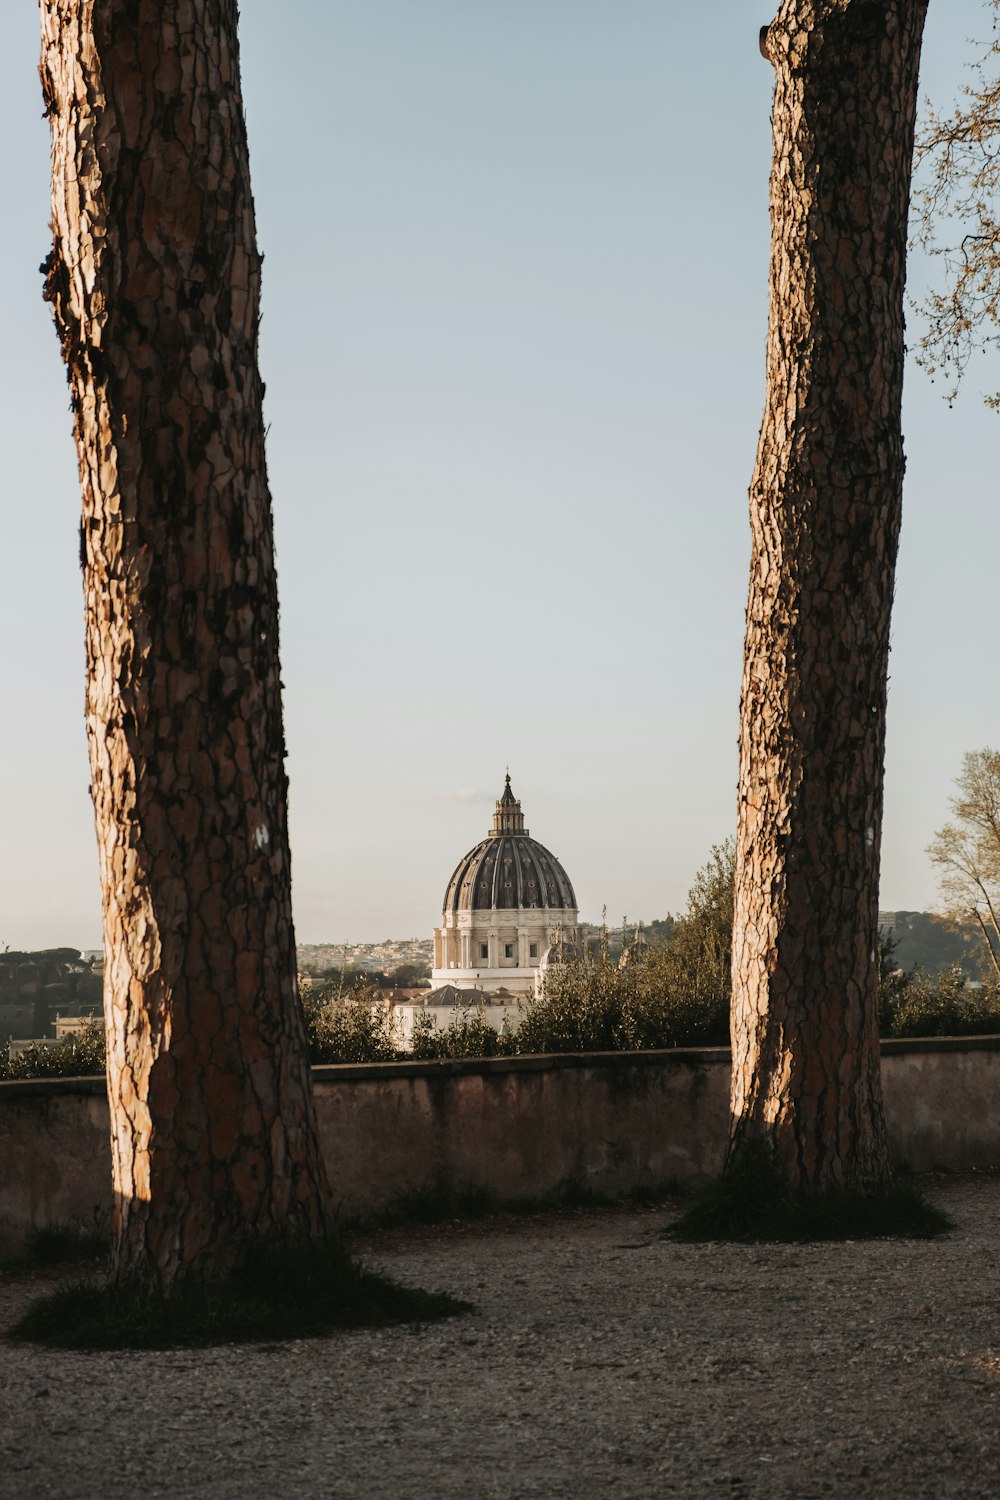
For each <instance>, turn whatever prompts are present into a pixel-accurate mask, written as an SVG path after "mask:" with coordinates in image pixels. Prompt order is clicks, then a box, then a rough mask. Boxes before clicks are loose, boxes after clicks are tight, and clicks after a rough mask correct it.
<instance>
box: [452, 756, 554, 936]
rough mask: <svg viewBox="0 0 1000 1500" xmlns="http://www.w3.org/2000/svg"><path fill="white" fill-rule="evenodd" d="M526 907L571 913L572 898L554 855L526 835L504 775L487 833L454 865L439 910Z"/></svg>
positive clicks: (521, 814)
mask: <svg viewBox="0 0 1000 1500" xmlns="http://www.w3.org/2000/svg"><path fill="white" fill-rule="evenodd" d="M530 907H540V908H541V907H544V908H546V909H547V910H549V911H552V910H556V911H560V910H562V911H572V912H574V913H575V911H576V896H575V895H574V893H573V887H572V885H571V884H570V880H569V876H568V875H567V874H566V871H565V870H564V869H563V867H562V865H561V864H560V863H559V861H558V860H557V859H556V857H555V855H554V854H550V853H549V851H548V849H546V848H545V846H544V845H543V844H540V843H538V841H537V839H533V838H531V837H529V834H528V830H527V829H526V828H525V826H524V815H523V813H522V812H521V804H520V802H518V801H517V800H516V798H515V796H514V793H513V792H512V791H511V789H510V776H509V775H508V777H507V780H506V785H505V786H504V791H503V796H502V797H501V798H500V800H499V802H498V803H497V805H496V811H495V813H494V814H493V827H492V829H491V830H490V833H489V834H488V836H487V837H486V838H485V839H483V841H482V843H479V844H477V845H476V847H475V848H474V849H470V850H469V852H468V854H467V855H466V856H465V858H464V859H461V860H459V862H458V864H457V866H456V867H455V872H454V874H453V875H452V877H451V879H450V880H449V882H448V889H447V890H446V892H445V897H444V911H445V913H447V912H460V911H490V910H492V911H507V910H518V909H520V910H524V909H525V908H530Z"/></svg>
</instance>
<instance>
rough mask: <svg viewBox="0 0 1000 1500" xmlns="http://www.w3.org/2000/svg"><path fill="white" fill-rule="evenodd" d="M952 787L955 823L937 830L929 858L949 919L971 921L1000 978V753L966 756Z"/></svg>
mask: <svg viewBox="0 0 1000 1500" xmlns="http://www.w3.org/2000/svg"><path fill="white" fill-rule="evenodd" d="M955 785H956V786H957V787H958V793H959V795H958V796H957V797H952V799H951V810H952V814H953V821H952V822H950V823H946V824H945V825H944V827H943V828H939V829H938V831H937V833H936V834H935V835H934V838H933V840H932V842H931V843H930V845H929V846H928V849H927V853H928V854H929V855H930V857H931V861H932V863H933V864H935V865H936V866H937V870H938V880H939V882H940V886H941V892H942V895H943V896H944V898H945V902H946V908H947V912H948V915H949V916H951V917H953V918H955V919H956V920H961V919H962V918H968V917H970V916H971V917H973V918H974V919H975V921H976V922H977V923H978V925H979V929H980V931H981V932H982V935H983V941H984V942H985V944H986V947H987V950H988V952H989V958H990V962H991V964H992V966H993V968H994V969H995V970H996V974H997V977H998V978H1000V752H998V751H996V750H990V749H986V750H973V751H970V752H969V754H968V755H966V756H965V757H964V759H963V761H962V770H961V773H960V774H959V776H958V777H957V778H956V781H955Z"/></svg>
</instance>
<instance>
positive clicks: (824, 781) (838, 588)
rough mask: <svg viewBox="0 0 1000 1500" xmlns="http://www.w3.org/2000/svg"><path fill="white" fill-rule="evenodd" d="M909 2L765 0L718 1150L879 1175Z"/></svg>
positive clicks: (860, 1177) (803, 1180)
mask: <svg viewBox="0 0 1000 1500" xmlns="http://www.w3.org/2000/svg"><path fill="white" fill-rule="evenodd" d="M925 13H926V0H784V3H783V4H782V5H781V6H780V9H779V10H778V14H777V16H776V17H775V20H774V21H773V23H772V24H771V26H770V27H769V28H768V30H767V32H766V35H764V36H762V38H761V47H762V50H763V51H764V53H765V55H766V56H767V57H768V58H769V59H770V60H771V62H772V63H773V66H774V69H775V73H776V84H775V94H774V115H773V141H774V160H773V166H772V172H771V271H770V320H769V329H768V343H767V391H766V401H765V411H764V420H763V425H762V428H761V435H760V444H759V448H758V453H757V464H756V468H755V471H754V476H753V482H752V485H751V491H750V515H751V526H752V532H753V556H752V562H751V573H750V597H749V604H748V607H747V628H746V652H745V658H744V674H743V698H742V712H741V724H740V781H739V830H738V840H737V857H736V910H735V921H734V937H733V1012H732V1038H733V1082H732V1134H731V1141H730V1160H731V1161H733V1160H734V1159H735V1158H736V1157H738V1156H739V1154H740V1153H741V1152H742V1151H743V1150H744V1149H745V1148H746V1147H747V1145H748V1144H749V1143H750V1142H763V1143H764V1145H765V1146H766V1147H767V1148H768V1149H769V1150H771V1151H772V1152H773V1155H774V1158H775V1160H776V1161H777V1163H778V1165H779V1167H780V1168H781V1170H782V1172H783V1173H784V1174H785V1175H786V1177H787V1178H788V1180H789V1181H790V1182H792V1183H793V1184H794V1185H796V1186H801V1187H805V1188H807V1189H816V1190H825V1189H827V1188H830V1187H834V1186H847V1187H851V1188H856V1189H860V1190H862V1191H871V1192H877V1191H879V1190H880V1189H881V1188H882V1187H883V1186H885V1185H887V1183H888V1182H889V1180H890V1164H889V1154H888V1148H887V1144H886V1135H885V1125H884V1120H883V1113H882V1099H881V1082H880V1076H879V1055H878V1034H877V968H876V965H877V946H878V945H877V936H876V933H877V925H876V924H877V906H878V874H879V845H880V840H881V832H882V766H883V752H884V742H885V708H886V679H887V663H888V651H889V612H890V606H891V602H892V591H893V577H894V570H895V559H896V545H897V538H898V533H899V518H900V497H901V491H902V477H903V453H902V439H901V430H900V400H901V393H902V377H903V284H904V270H905V256H906V224H907V208H908V201H909V183H910V163H911V157H912V150H913V126H914V113H915V102H916V88H917V66H918V60H919V53H920V40H921V33H922V30H923V24H924V17H925Z"/></svg>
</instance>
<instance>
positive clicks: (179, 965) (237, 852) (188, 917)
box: [41, 0, 329, 1289]
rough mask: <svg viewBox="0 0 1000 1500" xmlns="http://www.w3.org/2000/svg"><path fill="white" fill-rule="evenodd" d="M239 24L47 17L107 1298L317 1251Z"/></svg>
mask: <svg viewBox="0 0 1000 1500" xmlns="http://www.w3.org/2000/svg"><path fill="white" fill-rule="evenodd" d="M236 24H237V16H236V4H235V0H42V62H41V76H42V85H43V92H44V96H45V102H46V106H47V110H48V114H49V117H50V120H51V127H52V214H53V231H54V248H53V251H52V254H51V256H50V258H49V261H48V263H47V267H46V269H47V272H48V276H47V283H46V296H47V297H48V299H49V300H50V301H51V303H52V306H53V310H54V315H55V321H56V325H57V328H58V331H59V334H60V337H61V340H62V350H63V355H64V358H65V360H66V365H67V370H68V376H69V383H70V389H71V392H72V406H73V412H74V417H75V435H76V442H77V449H78V455H79V467H80V480H81V486H82V491H83V523H82V531H81V560H82V564H83V570H84V596H85V615H86V637H87V704H86V708H87V735H88V742H89V749H90V764H91V777H92V793H93V800H94V809H95V814H96V823H97V837H98V845H99V849H100V866H101V880H102V886H103V900H104V948H105V976H106V977H105V1012H106V1022H107V1031H108V1087H109V1093H110V1099H111V1116H112V1161H113V1178H114V1193H115V1221H116V1228H117V1236H116V1238H117V1267H118V1272H119V1274H125V1275H129V1276H139V1277H143V1278H146V1279H147V1280H149V1281H150V1282H152V1283H154V1284H157V1285H159V1286H160V1287H162V1288H164V1289H167V1288H169V1287H170V1286H171V1285H172V1284H173V1283H174V1281H175V1280H176V1278H177V1277H178V1275H179V1274H181V1273H182V1272H184V1271H186V1270H187V1269H189V1268H191V1267H192V1266H194V1265H195V1264H197V1268H198V1270H199V1271H200V1272H202V1273H209V1274H213V1273H219V1272H225V1270H226V1269H227V1268H228V1266H229V1265H230V1264H231V1263H232V1261H233V1259H234V1256H235V1255H236V1253H237V1250H238V1248H239V1246H240V1244H241V1242H245V1240H246V1239H247V1238H248V1237H250V1238H252V1237H254V1236H271V1235H301V1234H306V1235H314V1234H318V1233H322V1232H325V1229H326V1225H327V1222H328V1217H329V1215H328V1198H329V1190H328V1187H327V1184H326V1177H325V1173H324V1168H323V1162H322V1158H321V1156H320V1151H319V1145H318V1140H317V1134H316V1122H315V1111H314V1106H313V1101H312V1093H311V1085H310V1079H309V1070H308V1064H307V1060H306V1051H305V1040H304V1028H303V1022H302V1013H301V1006H300V1004H299V998H298V992H297V986H296V977H295V940H294V934H293V930H292V914H291V895H290V868H289V852H288V837H287V825H286V779H285V771H284V738H283V731H282V721H281V684H280V681H279V666H278V601H277V590H276V582H275V571H274V556H273V544H272V529H271V510H270V496H269V493H268V486H267V476H266V469H265V461H264V429H263V422H262V417H261V402H262V397H263V386H262V384H261V380H260V376H259V374H258V368H257V323H258V316H259V314H258V308H259V289H260V259H261V258H260V256H259V254H258V252H257V247H256V240H255V231H254V215H253V200H252V197H251V192H250V174H249V164H248V157H247V143H246V131H245V127H244V121H243V105H242V99H241V94H240V79H239V57H238V48H237V32H236Z"/></svg>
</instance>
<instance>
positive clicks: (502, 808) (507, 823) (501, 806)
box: [490, 771, 528, 838]
mask: <svg viewBox="0 0 1000 1500" xmlns="http://www.w3.org/2000/svg"><path fill="white" fill-rule="evenodd" d="M527 832H528V830H527V829H526V828H525V826H524V813H523V812H522V811H521V804H520V802H519V801H518V800H517V798H516V797H515V796H514V793H513V792H512V791H511V789H510V772H509V771H508V772H507V775H506V778H505V780H504V789H503V795H502V797H500V798H499V800H498V801H497V805H496V811H495V812H494V814H493V827H492V828H491V829H490V838H499V837H500V835H501V834H503V833H524V834H527Z"/></svg>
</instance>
